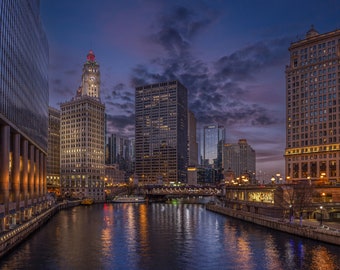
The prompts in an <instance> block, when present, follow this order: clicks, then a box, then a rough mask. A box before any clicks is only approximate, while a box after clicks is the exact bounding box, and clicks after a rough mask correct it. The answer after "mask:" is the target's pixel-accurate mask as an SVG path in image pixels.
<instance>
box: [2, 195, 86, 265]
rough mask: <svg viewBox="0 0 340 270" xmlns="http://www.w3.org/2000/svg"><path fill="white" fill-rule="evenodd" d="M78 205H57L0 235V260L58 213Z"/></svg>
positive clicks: (74, 202)
mask: <svg viewBox="0 0 340 270" xmlns="http://www.w3.org/2000/svg"><path fill="white" fill-rule="evenodd" d="M77 205H80V201H65V202H62V203H59V204H56V205H54V206H52V207H51V208H50V209H48V210H46V211H44V212H43V213H41V214H39V215H38V216H36V217H33V218H31V219H30V220H28V221H27V222H25V223H23V224H20V225H18V226H17V227H16V228H14V229H12V230H10V231H8V232H5V233H2V234H1V235H0V259H1V258H2V257H3V256H4V255H6V254H7V253H9V252H10V251H11V250H13V249H14V248H15V247H16V246H17V245H19V244H20V243H21V242H22V241H24V240H25V239H26V238H27V237H29V236H30V235H31V234H32V233H33V232H34V231H36V230H37V229H39V228H40V227H41V226H42V225H43V224H45V223H46V222H47V221H48V220H49V219H50V218H51V217H53V216H54V215H55V214H56V213H57V212H59V211H60V210H62V209H66V208H70V207H74V206H77Z"/></svg>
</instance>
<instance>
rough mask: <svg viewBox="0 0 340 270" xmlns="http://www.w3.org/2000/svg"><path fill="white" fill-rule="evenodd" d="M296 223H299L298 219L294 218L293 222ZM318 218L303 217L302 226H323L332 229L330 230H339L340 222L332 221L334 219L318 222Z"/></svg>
mask: <svg viewBox="0 0 340 270" xmlns="http://www.w3.org/2000/svg"><path fill="white" fill-rule="evenodd" d="M292 223H294V224H296V225H299V224H300V220H299V219H294V220H293V222H292ZM320 223H321V222H320V220H316V219H303V220H302V225H304V226H310V227H315V228H323V229H325V230H332V231H338V232H340V222H334V221H332V222H331V221H325V220H324V221H322V224H320Z"/></svg>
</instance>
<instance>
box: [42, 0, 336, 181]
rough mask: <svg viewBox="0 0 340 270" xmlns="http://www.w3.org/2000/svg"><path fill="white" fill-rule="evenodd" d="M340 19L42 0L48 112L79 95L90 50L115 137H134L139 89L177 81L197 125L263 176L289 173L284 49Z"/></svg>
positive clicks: (267, 9)
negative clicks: (245, 148)
mask: <svg viewBox="0 0 340 270" xmlns="http://www.w3.org/2000/svg"><path fill="white" fill-rule="evenodd" d="M339 14H340V0H322V1H320V0H286V1H282V0H275V1H273V0H271V1H269V0H268V1H267V0H240V1H233V0H224V1H223V0H182V1H179V0H171V1H170V0H169V1H166V0H114V1H113V0H97V1H93V0H72V1H70V0H58V1H57V0H42V1H41V15H42V21H43V24H44V27H45V31H46V33H47V37H48V40H49V46H50V70H49V80H50V105H51V106H53V107H55V108H58V109H59V104H60V103H62V102H65V101H69V100H70V99H71V98H72V97H73V96H74V95H75V93H76V90H77V89H78V86H79V85H80V82H81V72H82V67H83V64H84V62H85V60H86V55H87V53H88V51H89V50H90V49H92V50H93V51H94V53H95V55H96V60H97V62H98V63H99V64H100V71H101V82H102V84H101V99H102V102H104V103H105V105H106V113H107V114H108V120H109V129H110V131H112V132H119V133H120V134H123V135H126V136H133V134H134V91H135V87H136V86H141V85H144V84H149V83H156V82H162V81H167V80H173V79H178V80H179V81H181V82H182V83H183V84H184V85H185V86H186V87H187V89H188V95H189V108H190V109H191V110H192V111H193V112H194V113H195V116H196V118H197V121H198V125H199V127H201V126H203V125H206V124H212V123H215V124H220V125H224V126H225V128H226V141H227V142H228V143H237V141H238V140H239V139H240V138H244V139H247V141H248V143H249V144H250V145H251V146H252V148H253V149H254V150H255V151H256V158H257V162H256V166H257V171H258V176H260V177H261V174H262V177H263V176H264V175H265V176H264V177H265V178H268V177H269V178H270V176H271V175H272V174H273V173H275V172H280V173H281V174H283V173H284V158H283V154H284V149H285V66H286V65H287V64H288V63H289V52H288V47H289V46H290V43H291V42H294V41H297V40H299V39H302V38H304V37H305V34H306V32H307V31H308V30H309V29H310V27H311V25H314V27H315V29H316V30H317V31H319V33H325V32H329V31H332V30H335V29H339V28H340V16H339ZM269 178H268V179H269Z"/></svg>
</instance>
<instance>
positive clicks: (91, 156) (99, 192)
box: [60, 51, 105, 201]
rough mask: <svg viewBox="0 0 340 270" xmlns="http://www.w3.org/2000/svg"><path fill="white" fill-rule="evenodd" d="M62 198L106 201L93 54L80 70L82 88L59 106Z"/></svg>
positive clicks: (102, 117)
mask: <svg viewBox="0 0 340 270" xmlns="http://www.w3.org/2000/svg"><path fill="white" fill-rule="evenodd" d="M60 109H61V121H60V126H61V132H60V167H61V175H60V177H61V193H62V194H61V195H63V196H66V197H67V196H70V197H75V198H84V197H89V198H93V199H94V200H96V201H102V200H104V199H105V194H104V177H105V167H104V165H105V154H104V150H105V134H104V133H105V106H104V104H103V103H101V100H100V72H99V64H98V63H97V62H96V60H95V55H94V53H93V51H90V52H89V53H88V55H87V59H86V62H85V64H84V67H83V74H82V84H81V86H80V87H79V88H78V90H77V93H76V95H75V97H74V98H72V100H71V101H68V102H65V103H63V104H61V106H60Z"/></svg>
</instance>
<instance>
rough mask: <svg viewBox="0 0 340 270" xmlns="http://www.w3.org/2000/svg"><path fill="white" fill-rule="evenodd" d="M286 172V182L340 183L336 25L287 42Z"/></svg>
mask: <svg viewBox="0 0 340 270" xmlns="http://www.w3.org/2000/svg"><path fill="white" fill-rule="evenodd" d="M289 52H290V63H289V65H288V66H287V67H286V149H285V174H286V177H287V181H288V182H295V181H300V180H307V179H308V180H311V181H313V182H320V183H328V182H333V183H336V182H337V183H339V182H340V144H339V142H340V121H339V119H340V117H339V115H340V114H339V112H340V105H339V104H340V103H339V96H340V30H335V31H332V32H328V33H325V34H319V33H318V32H317V31H316V30H315V29H314V28H313V27H312V28H311V29H310V30H309V31H308V32H307V35H306V38H305V39H303V40H300V41H297V42H293V43H292V44H291V46H290V47H289Z"/></svg>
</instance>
